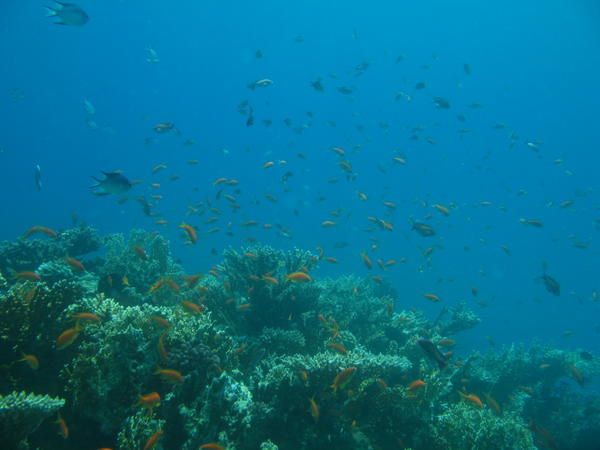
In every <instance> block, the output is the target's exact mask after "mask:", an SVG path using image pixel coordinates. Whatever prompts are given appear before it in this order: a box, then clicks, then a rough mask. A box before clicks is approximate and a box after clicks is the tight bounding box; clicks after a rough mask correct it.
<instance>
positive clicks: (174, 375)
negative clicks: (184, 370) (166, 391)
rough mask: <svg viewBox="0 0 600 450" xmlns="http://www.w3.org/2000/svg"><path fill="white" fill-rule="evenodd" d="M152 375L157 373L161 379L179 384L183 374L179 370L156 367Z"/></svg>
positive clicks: (181, 381)
mask: <svg viewBox="0 0 600 450" xmlns="http://www.w3.org/2000/svg"><path fill="white" fill-rule="evenodd" d="M154 375H158V376H159V377H160V378H161V380H163V381H165V382H167V383H171V384H180V383H183V375H181V372H179V371H178V370H175V369H156V372H154Z"/></svg>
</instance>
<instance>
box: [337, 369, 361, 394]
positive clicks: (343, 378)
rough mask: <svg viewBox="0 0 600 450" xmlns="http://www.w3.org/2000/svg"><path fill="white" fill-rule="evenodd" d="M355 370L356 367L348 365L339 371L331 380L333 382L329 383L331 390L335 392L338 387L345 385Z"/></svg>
mask: <svg viewBox="0 0 600 450" xmlns="http://www.w3.org/2000/svg"><path fill="white" fill-rule="evenodd" d="M355 372H356V367H348V368H346V369H343V370H342V371H341V372H339V373H338V374H337V375H336V376H335V379H334V380H333V384H332V385H331V389H333V392H337V391H338V389H343V388H344V386H345V385H347V384H348V382H349V381H350V380H351V379H352V377H353V376H354V373H355Z"/></svg>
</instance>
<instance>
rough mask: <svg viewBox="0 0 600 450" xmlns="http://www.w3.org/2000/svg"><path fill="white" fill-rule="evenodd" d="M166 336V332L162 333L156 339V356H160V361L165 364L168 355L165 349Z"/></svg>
mask: <svg viewBox="0 0 600 450" xmlns="http://www.w3.org/2000/svg"><path fill="white" fill-rule="evenodd" d="M166 334H167V332H166V331H165V332H164V333H161V335H160V336H159V337H158V344H157V349H158V355H159V356H160V359H161V360H162V362H164V363H166V362H167V361H168V360H169V353H168V352H167V349H166V347H165V335H166Z"/></svg>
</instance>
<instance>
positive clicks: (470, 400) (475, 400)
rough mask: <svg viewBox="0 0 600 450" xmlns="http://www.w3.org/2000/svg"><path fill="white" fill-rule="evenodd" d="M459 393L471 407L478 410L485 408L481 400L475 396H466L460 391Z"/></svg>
mask: <svg viewBox="0 0 600 450" xmlns="http://www.w3.org/2000/svg"><path fill="white" fill-rule="evenodd" d="M458 393H459V394H460V396H461V397H462V399H463V400H465V401H466V402H467V403H470V404H471V405H473V406H475V407H476V408H479V409H482V408H483V402H482V401H481V399H480V398H479V397H478V396H477V395H475V394H465V393H464V392H461V391H458Z"/></svg>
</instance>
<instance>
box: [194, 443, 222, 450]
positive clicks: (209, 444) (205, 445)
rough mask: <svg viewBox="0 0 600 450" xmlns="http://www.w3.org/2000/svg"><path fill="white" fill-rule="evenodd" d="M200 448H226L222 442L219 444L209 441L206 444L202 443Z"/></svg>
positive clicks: (210, 449)
mask: <svg viewBox="0 0 600 450" xmlns="http://www.w3.org/2000/svg"><path fill="white" fill-rule="evenodd" d="M198 448H201V449H204V450H225V447H223V446H222V445H221V444H219V443H217V442H208V443H206V444H202V445H201V446H200V447H198Z"/></svg>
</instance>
